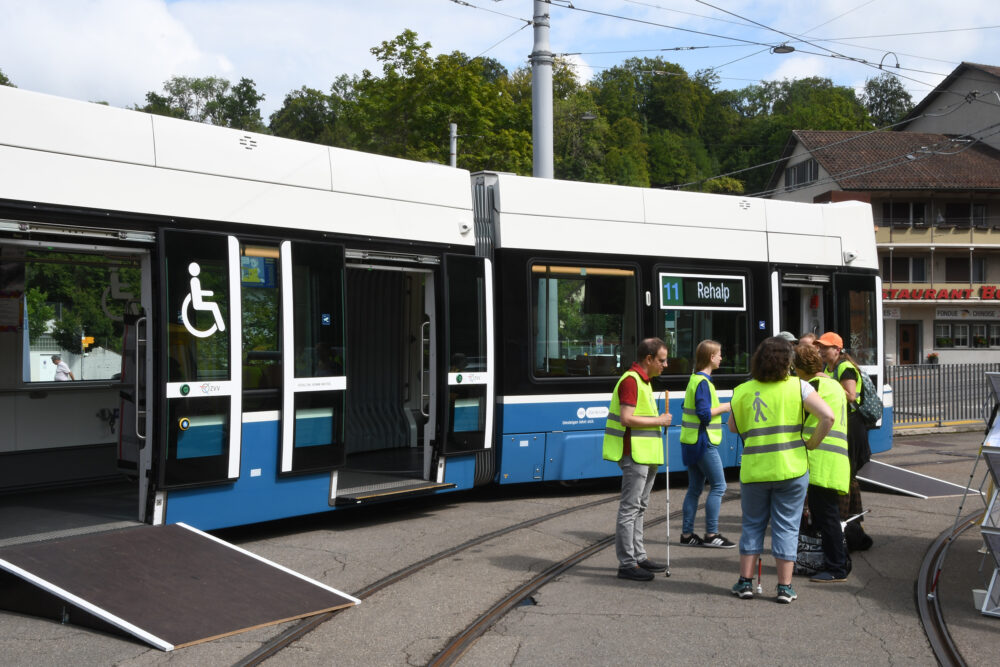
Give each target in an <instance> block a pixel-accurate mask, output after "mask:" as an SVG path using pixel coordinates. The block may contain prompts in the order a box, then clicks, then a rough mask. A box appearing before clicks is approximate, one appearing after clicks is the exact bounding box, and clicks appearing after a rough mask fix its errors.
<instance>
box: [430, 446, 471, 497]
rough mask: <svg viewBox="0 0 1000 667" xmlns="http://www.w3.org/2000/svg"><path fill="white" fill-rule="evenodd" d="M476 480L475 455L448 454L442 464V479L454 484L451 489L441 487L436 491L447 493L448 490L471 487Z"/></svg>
mask: <svg viewBox="0 0 1000 667" xmlns="http://www.w3.org/2000/svg"><path fill="white" fill-rule="evenodd" d="M475 480H476V455H475V454H468V455H465V456H449V457H448V458H447V459H445V464H444V481H445V483H447V484H454V485H455V487H454V488H452V489H441V490H439V491H437V493H447V492H448V491H461V490H462V489H471V488H472V487H473V486H475Z"/></svg>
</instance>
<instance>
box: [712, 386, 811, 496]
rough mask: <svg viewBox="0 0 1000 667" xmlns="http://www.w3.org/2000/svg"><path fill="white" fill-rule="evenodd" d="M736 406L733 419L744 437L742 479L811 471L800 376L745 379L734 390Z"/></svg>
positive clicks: (775, 478) (758, 479) (779, 478)
mask: <svg viewBox="0 0 1000 667" xmlns="http://www.w3.org/2000/svg"><path fill="white" fill-rule="evenodd" d="M732 406H733V407H732V410H733V413H732V417H731V418H732V419H735V420H736V426H737V427H738V428H739V430H740V435H741V436H742V437H743V462H742V464H741V466H740V481H741V482H743V483H744V484H747V483H750V482H780V481H782V480H785V479H794V478H796V477H801V476H802V475H804V474H805V473H806V472H807V471H808V470H809V462H808V460H807V458H806V445H805V443H804V442H803V441H802V413H803V406H802V388H801V381H800V380H799V379H798V378H796V377H788V378H785V379H784V380H779V381H778V382H758V381H757V380H749V381H747V382H744V383H743V384H741V385H739V386H737V387H736V389H734V390H733V400H732Z"/></svg>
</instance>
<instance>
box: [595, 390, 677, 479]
mask: <svg viewBox="0 0 1000 667" xmlns="http://www.w3.org/2000/svg"><path fill="white" fill-rule="evenodd" d="M627 377H633V378H635V384H636V386H637V387H638V389H639V393H638V396H637V400H636V406H635V414H636V415H638V416H640V417H656V416H658V415H659V414H660V413H659V412H658V411H657V409H656V401H655V399H654V398H653V388H652V387H651V386H650V385H649V383H648V382H646V381H645V380H643V379H642V378H641V377H640V376H639V374H638V373H636V372H635V371H628V372H626V373H625V374H624V375H622V376H621V378H620V379H619V380H618V383H617V384H615V391H614V393H613V394H611V407H610V408H609V409H608V421H607V424H606V425H605V427H604V452H603V454H604V460H606V461H620V460H621V458H622V454H623V452H624V449H625V427H624V426H622V416H621V415H622V413H621V406H620V405H619V403H618V386H619V385H621V383H622V381H624V380H625V378H627ZM629 434H630V435H631V436H632V437H631V443H632V460H633V461H635V462H636V463H642V464H646V465H662V463H663V431H662V429H661V428H660V427H659V426H655V427H651V426H647V427H644V428H632V430H631V431H630V433H629Z"/></svg>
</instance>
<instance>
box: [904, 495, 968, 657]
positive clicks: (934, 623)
mask: <svg viewBox="0 0 1000 667" xmlns="http://www.w3.org/2000/svg"><path fill="white" fill-rule="evenodd" d="M982 518H983V513H982V512H980V513H977V514H974V515H972V516H968V517H966V518H965V519H963V520H962V521H961V523H959V524H957V525H956V526H953V527H952V528H950V529H948V530H946V531H944V532H943V533H941V534H940V535H938V537H937V539H935V540H934V542H932V543H931V546H930V547H929V548H928V549H927V553H926V554H925V555H924V559H923V562H921V564H920V571H919V573H918V574H917V581H916V586H915V587H914V595H915V597H916V603H917V613H918V614H919V616H920V623H921V625H923V628H924V634H925V635H926V636H927V641H928V642H929V643H930V645H931V650H932V651H933V652H934V657H935V658H937V661H938V663H939V664H941V665H946V666H949V667H950V666H951V665H966V664H967V663H966V662H965V658H963V657H962V653H961V651H959V650H958V646H957V645H956V644H955V642H954V640H952V638H951V633H949V632H948V625H947V623H945V620H944V614H943V613H942V610H941V602H940V596H939V595H938V590H937V585H938V582H939V579H940V576H941V570H942V568H943V567H944V558H945V556H946V555H947V552H948V548H949V547H950V546H951V544H952V543H953V542H954V541H955V540H956V539H958V537H959V536H960V535H961V534H962V533H964V532H965V531H966V530H968V529H969V528H971V527H973V526H975V525H976V524H977V523H978V522H979V521H980V520H981V519H982Z"/></svg>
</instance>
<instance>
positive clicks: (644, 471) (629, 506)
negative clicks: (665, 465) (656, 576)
mask: <svg viewBox="0 0 1000 667" xmlns="http://www.w3.org/2000/svg"><path fill="white" fill-rule="evenodd" d="M618 467H619V468H621V469H622V497H621V502H619V504H618V523H617V525H616V526H615V555H616V556H618V565H619V567H624V568H628V567H635V566H636V565H637V564H638V563H641V562H643V561H644V560H646V546H645V544H643V541H642V520H643V517H644V516H645V514H646V507H648V506H649V492H650V491H652V489H653V482H654V481H656V468H657V467H658V466H655V465H645V464H642V463H636V462H635V461H633V460H632V457H630V456H628V455H625V456H622V458H621V460H620V461H618Z"/></svg>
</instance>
